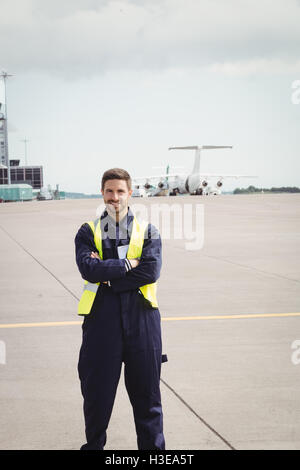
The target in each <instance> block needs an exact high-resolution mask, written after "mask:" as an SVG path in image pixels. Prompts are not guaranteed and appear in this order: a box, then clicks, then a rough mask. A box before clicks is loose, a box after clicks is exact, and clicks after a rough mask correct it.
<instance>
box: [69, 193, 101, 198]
mask: <svg viewBox="0 0 300 470" xmlns="http://www.w3.org/2000/svg"><path fill="white" fill-rule="evenodd" d="M65 197H66V198H68V199H95V198H96V199H99V198H100V199H101V198H102V195H101V194H84V193H70V192H65Z"/></svg>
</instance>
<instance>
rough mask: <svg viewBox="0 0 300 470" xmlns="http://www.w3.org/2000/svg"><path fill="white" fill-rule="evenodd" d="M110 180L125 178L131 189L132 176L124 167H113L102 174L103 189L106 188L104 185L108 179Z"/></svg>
mask: <svg viewBox="0 0 300 470" xmlns="http://www.w3.org/2000/svg"><path fill="white" fill-rule="evenodd" d="M108 180H125V181H126V183H127V187H128V189H129V190H130V189H131V177H130V174H129V173H128V172H127V171H126V170H123V169H122V168H111V169H110V170H106V171H105V172H104V173H103V176H102V182H101V189H102V190H104V186H105V183H106V181H108Z"/></svg>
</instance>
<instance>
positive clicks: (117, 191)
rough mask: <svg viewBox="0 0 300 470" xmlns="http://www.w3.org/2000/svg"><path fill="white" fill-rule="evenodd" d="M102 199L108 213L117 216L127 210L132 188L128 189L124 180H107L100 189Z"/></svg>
mask: <svg viewBox="0 0 300 470" xmlns="http://www.w3.org/2000/svg"><path fill="white" fill-rule="evenodd" d="M101 193H102V195H103V200H104V203H105V205H106V208H107V211H108V213H109V214H110V215H113V216H114V215H116V216H117V217H119V216H120V215H121V216H122V215H123V214H124V213H126V212H127V207H128V201H129V198H130V196H131V194H132V189H130V190H129V189H128V187H127V182H126V181H125V180H118V179H113V180H107V181H106V182H105V184H104V189H101Z"/></svg>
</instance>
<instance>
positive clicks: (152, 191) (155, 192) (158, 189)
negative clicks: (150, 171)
mask: <svg viewBox="0 0 300 470" xmlns="http://www.w3.org/2000/svg"><path fill="white" fill-rule="evenodd" d="M153 168H162V167H153ZM175 168H182V167H175ZM169 171H170V165H167V168H166V174H164V175H153V176H146V177H145V176H137V177H135V178H133V181H134V182H135V185H134V191H141V190H142V189H144V191H146V195H147V196H148V197H154V196H167V195H168V194H169V181H168V178H169ZM139 180H146V182H145V184H142V185H141V184H140V183H138V181H139ZM150 180H152V181H155V180H158V183H156V184H155V183H154V184H151V182H150Z"/></svg>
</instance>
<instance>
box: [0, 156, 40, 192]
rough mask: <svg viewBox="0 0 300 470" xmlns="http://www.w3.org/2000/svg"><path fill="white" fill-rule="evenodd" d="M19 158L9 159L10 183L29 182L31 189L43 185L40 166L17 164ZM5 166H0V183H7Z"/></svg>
mask: <svg viewBox="0 0 300 470" xmlns="http://www.w3.org/2000/svg"><path fill="white" fill-rule="evenodd" d="M19 163H20V160H10V178H11V183H12V184H30V185H31V186H32V187H33V189H41V188H42V187H43V167H42V166H19ZM7 172H8V170H7V168H0V184H8V175H7Z"/></svg>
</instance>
